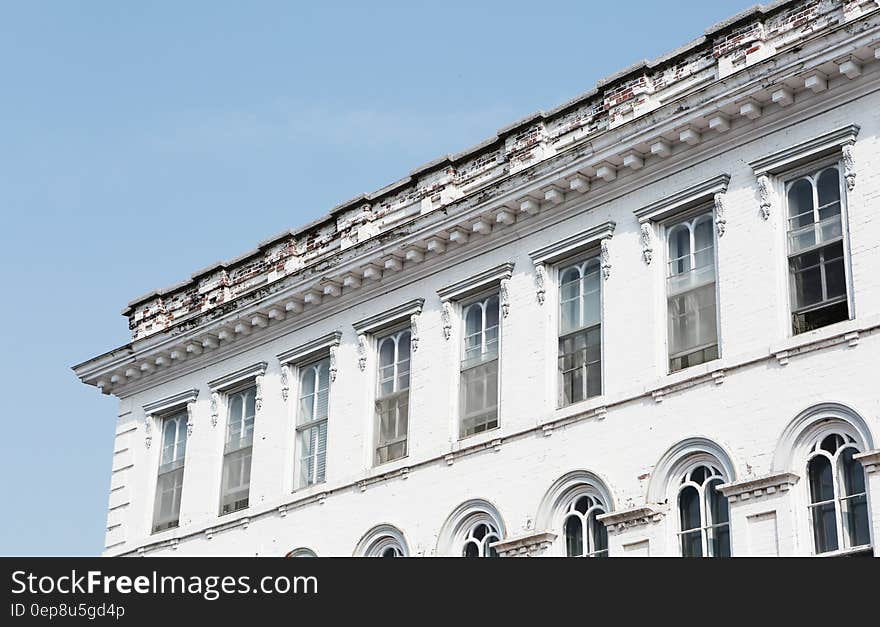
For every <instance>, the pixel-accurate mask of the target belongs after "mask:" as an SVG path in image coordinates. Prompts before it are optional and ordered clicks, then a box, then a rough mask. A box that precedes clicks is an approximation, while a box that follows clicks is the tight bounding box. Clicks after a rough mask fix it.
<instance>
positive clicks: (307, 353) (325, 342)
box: [278, 331, 342, 365]
mask: <svg viewBox="0 0 880 627" xmlns="http://www.w3.org/2000/svg"><path fill="white" fill-rule="evenodd" d="M341 339H342V331H333V332H332V333H328V334H327V335H325V336H323V337H319V338H318V339H316V340H312V341H311V342H306V343H305V344H302V345H300V346H297V347H295V348H291V349H290V350H286V351H284V352H283V353H279V354H278V361H280V362H281V363H282V364H294V365H296V364H301V363H304V362H306V361H308V360H310V359H312V358H314V357H318V356H319V354H320V353H321V352H323V351H329V350H330V348H333V347H336V346H339V341H340V340H341Z"/></svg>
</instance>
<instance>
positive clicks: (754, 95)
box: [75, 14, 878, 395]
mask: <svg viewBox="0 0 880 627" xmlns="http://www.w3.org/2000/svg"><path fill="white" fill-rule="evenodd" d="M872 15H873V14H872ZM848 24H849V25H851V22H850V23H848ZM837 32H841V33H843V35H842V36H844V39H843V40H842V41H838V42H836V43H830V42H826V41H824V40H825V39H827V38H828V37H830V36H831V35H833V34H834V33H837ZM877 33H878V27H877V26H876V25H873V24H870V25H869V26H867V27H865V28H863V29H862V30H861V31H860V32H858V34H857V35H852V34H851V33H848V32H845V33H844V31H843V25H841V26H839V27H835V28H832V29H830V30H827V31H821V32H820V33H817V34H816V35H814V36H813V37H812V39H807V40H801V42H800V43H801V49H800V51H799V52H798V53H797V54H794V53H780V55H776V56H774V57H771V58H772V59H773V60H774V62H773V63H767V62H766V60H765V61H763V62H761V63H758V64H755V65H753V66H750V67H748V68H746V69H744V70H741V71H739V72H738V73H735V74H731V75H730V76H728V77H726V79H725V81H723V82H719V81H715V82H713V83H711V84H709V85H700V86H699V88H698V89H696V91H688V90H685V91H684V92H683V93H682V95H681V96H680V97H678V98H677V99H676V100H675V101H674V102H675V105H673V104H672V101H670V102H669V103H668V105H669V106H668V107H667V105H664V106H663V107H661V108H660V109H656V110H654V111H652V112H651V113H650V115H648V116H641V117H636V118H634V119H633V120H632V121H629V122H626V123H624V124H621V125H620V126H618V127H616V128H613V129H609V130H605V131H602V132H601V133H599V134H598V135H595V136H589V140H588V139H587V137H586V136H585V137H584V138H582V139H580V140H577V141H575V142H572V143H571V144H570V145H568V146H566V147H565V148H564V149H557V151H556V154H555V156H553V157H551V158H549V159H545V160H544V161H541V162H539V163H537V164H536V165H535V166H534V167H533V168H528V169H526V170H521V171H520V172H515V173H512V174H510V175H509V176H507V177H505V178H503V179H496V180H494V181H493V183H492V186H491V187H493V188H494V192H495V193H492V194H487V188H485V187H481V188H478V189H475V190H474V191H473V192H470V193H469V194H467V195H465V196H463V197H461V198H459V199H457V200H455V202H454V205H455V206H456V207H460V209H458V210H457V211H453V209H452V205H450V208H449V209H447V210H445V211H442V212H437V211H434V212H428V213H425V214H424V215H420V216H418V217H415V218H413V219H412V220H409V221H407V222H404V223H400V224H398V225H397V226H395V229H397V230H398V231H399V233H398V237H396V238H390V237H383V238H373V239H368V240H366V241H365V242H364V244H363V245H358V246H356V247H354V248H353V249H348V250H343V251H341V252H340V254H341V255H342V256H343V260H342V261H341V262H340V263H339V264H338V265H336V266H335V267H334V271H333V273H332V274H330V273H327V272H326V270H325V268H326V267H328V262H327V259H326V258H324V257H322V258H318V259H313V260H312V261H311V262H310V263H309V264H307V265H306V266H303V268H300V270H298V271H297V274H291V275H288V276H286V277H283V278H281V279H279V280H276V281H274V282H272V283H268V284H264V285H262V286H261V287H259V288H257V292H256V293H246V294H242V295H241V296H239V297H238V299H243V300H233V301H230V303H229V307H228V308H227V309H228V311H227V309H223V310H214V311H210V312H207V313H205V314H197V315H194V316H193V317H192V319H184V320H182V321H181V322H179V323H176V324H175V326H174V327H171V328H169V329H168V330H167V331H164V332H162V333H160V334H156V335H154V336H150V337H149V338H147V340H139V341H137V342H135V343H133V344H131V345H127V346H124V347H121V348H120V349H117V350H115V351H111V352H109V353H106V354H105V355H103V356H101V357H99V358H96V359H94V360H90V361H88V362H85V363H83V364H80V365H78V366H76V367H75V371H76V373H77V375H78V376H80V378H82V379H83V380H84V381H85V382H87V383H91V384H94V385H97V386H98V387H99V388H100V389H101V390H102V391H103V392H105V393H109V392H111V391H112V392H113V393H115V394H123V395H124V394H128V393H130V392H131V391H133V390H140V389H145V388H146V387H149V386H150V385H155V384H158V382H160V381H165V380H168V379H169V378H173V377H171V376H170V375H166V374H157V373H163V372H168V368H169V367H172V368H173V370H174V371H175V372H177V373H183V372H186V371H189V370H190V369H192V368H196V367H197V366H196V365H195V364H196V363H202V364H204V363H206V362H205V358H204V357H200V355H201V354H202V353H203V352H208V353H210V352H217V351H218V349H219V351H222V353H220V352H218V356H219V354H224V355H225V354H229V353H230V351H233V350H235V348H228V347H229V346H230V345H231V346H234V347H236V348H239V349H242V350H243V349H245V348H246V347H248V346H254V345H256V344H258V343H259V342H257V341H256V340H254V339H252V337H249V336H251V335H254V336H257V335H262V336H263V341H266V340H268V339H269V338H270V337H277V336H278V335H279V333H277V332H275V331H273V330H274V329H277V328H280V327H278V326H277V325H279V323H283V322H284V321H285V318H287V319H290V318H295V319H296V321H297V324H296V326H297V327H302V326H305V325H307V324H310V323H311V322H313V321H316V320H318V319H320V318H323V317H326V316H328V315H332V313H333V312H334V311H337V310H338V308H339V306H338V305H336V303H340V304H342V303H345V304H347V305H348V306H351V297H352V296H353V295H354V294H355V293H357V294H358V296H359V297H360V298H361V299H364V298H367V297H369V296H370V295H373V294H377V293H380V292H381V291H383V290H384V291H387V290H388V289H391V288H392V286H396V285H401V284H403V283H406V282H409V281H413V280H418V278H420V277H424V276H426V275H428V274H431V273H432V272H436V270H437V265H438V263H441V264H443V265H444V267H449V265H451V264H453V263H455V262H456V261H457V262H460V261H461V260H463V259H465V258H473V257H474V256H476V255H477V254H479V252H480V251H483V250H487V249H489V248H492V247H494V246H500V245H503V244H504V243H505V242H509V241H512V240H513V239H515V238H516V237H517V236H518V235H519V234H520V233H521V232H522V231H523V230H524V229H530V230H533V231H534V230H540V229H542V228H546V227H547V226H549V225H551V224H553V223H555V222H557V221H559V220H560V219H564V217H563V216H565V215H572V214H573V213H574V211H573V210H572V209H573V208H574V207H579V208H580V210H581V211H583V210H589V209H595V208H596V207H599V206H601V205H602V204H604V203H607V202H611V201H613V200H615V199H617V198H620V197H622V196H625V195H626V193H627V192H628V191H632V190H633V189H638V188H640V187H644V186H646V185H649V184H651V183H653V182H656V181H657V180H659V179H661V178H663V176H665V175H668V174H669V173H670V172H673V171H677V170H680V169H682V168H684V167H686V165H687V164H688V163H695V162H698V161H699V159H700V158H701V157H706V156H708V155H711V154H712V153H713V152H715V151H718V150H720V149H723V148H724V147H727V146H735V145H742V144H744V143H748V142H749V141H752V140H754V139H756V138H757V137H760V136H762V135H763V134H767V133H769V132H772V131H773V129H774V128H778V127H782V126H785V125H790V124H792V123H799V122H802V121H803V120H804V119H806V117H807V116H809V115H811V114H813V115H815V114H816V113H817V112H819V111H823V110H827V109H829V108H833V105H834V103H837V102H845V101H847V100H848V99H852V98H854V97H857V96H856V94H864V93H870V92H871V91H876V89H877V84H876V83H877V81H876V73H873V74H871V75H870V76H872V77H873V78H871V79H869V80H868V81H867V82H864V81H858V80H852V81H847V82H844V83H842V84H839V85H835V86H834V88H833V90H832V91H833V93H829V94H828V95H825V94H823V97H822V98H821V99H816V98H807V99H806V101H805V102H804V103H802V104H801V103H800V100H795V102H794V104H793V106H789V107H788V108H787V109H782V108H773V104H772V103H769V105H768V107H765V109H766V110H765V111H764V112H763V115H762V118H761V124H760V125H753V126H752V127H751V128H747V127H746V128H742V124H740V128H739V130H738V132H737V133H729V134H727V135H725V134H724V133H722V132H717V131H708V132H707V131H706V130H705V129H704V128H701V140H700V142H699V144H698V145H691V143H689V142H687V141H684V140H682V141H680V142H677V143H676V142H673V141H672V140H671V139H669V135H670V133H671V132H672V130H673V129H675V128H678V127H680V126H681V125H682V124H684V123H686V120H687V119H692V120H697V121H699V120H703V122H702V124H705V120H706V119H708V117H710V116H711V115H712V112H715V113H717V112H718V111H719V110H723V111H729V110H730V109H737V108H738V107H737V103H738V102H740V101H742V100H743V99H745V98H748V99H750V101H756V102H759V103H762V101H763V102H766V101H768V100H769V96H770V94H769V93H768V91H767V89H766V85H767V84H773V83H774V81H779V80H783V79H784V80H786V81H788V84H789V85H790V84H791V81H792V80H793V78H792V77H803V76H806V75H807V74H808V73H809V71H810V64H811V63H822V64H825V65H824V66H823V67H825V66H827V65H828V64H829V63H837V62H838V61H840V63H838V65H842V64H843V63H844V62H843V61H842V59H843V58H844V57H843V56H841V55H842V50H843V49H845V50H848V51H851V50H855V49H858V50H861V49H862V48H866V47H867V46H869V45H874V44H873V43H871V42H876V38H877ZM835 36H837V35H835ZM820 39H822V40H823V43H826V44H827V45H824V46H821V47H819V46H818V43H819V41H818V40H820ZM811 42H812V43H811ZM810 46H813V47H814V48H816V49H815V50H814V49H812V48H810ZM859 46H861V47H862V48H859ZM786 54H789V55H790V56H791V60H790V61H789V62H783V59H782V58H777V57H785V55H786ZM851 56H852V55H851V54H849V55H848V56H846V58H851ZM834 59H837V61H834ZM863 62H864V63H868V60H867V59H864V60H863ZM829 90H831V88H830V87H829ZM689 100H690V101H692V102H687V104H685V102H686V101H689ZM795 107H799V110H798V117H797V120H796V121H795V122H792V117H791V115H790V111H792V110H795ZM663 115H667V116H668V117H667V118H665V119H664V120H659V119H658V118H660V117H662V116H663ZM725 115H728V116H730V117H731V118H735V117H736V115H735V113H725ZM743 115H744V114H743ZM658 136H664V137H666V138H667V139H666V140H664V141H668V142H670V143H672V144H676V146H675V149H674V152H675V155H676V158H675V159H669V160H665V159H662V158H661V159H655V158H650V157H647V159H648V160H647V161H645V160H643V163H641V164H640V165H638V168H639V169H640V171H639V172H638V175H635V174H632V175H626V176H617V175H616V174H615V175H614V177H613V178H612V181H605V180H604V179H602V178H601V177H599V176H598V170H597V165H598V164H601V163H604V164H606V165H607V164H611V165H610V166H609V167H611V168H612V169H614V171H615V173H616V172H618V171H620V172H625V171H627V169H632V168H635V167H636V163H637V162H631V163H632V164H633V165H631V166H626V165H624V166H623V167H620V166H619V164H620V163H621V162H622V161H625V160H624V159H623V158H622V157H621V155H624V154H625V153H626V152H627V151H631V148H630V147H632V146H634V145H640V144H645V145H647V144H650V142H651V141H652V139H651V138H652V137H654V138H656V137H658ZM614 164H618V165H614ZM642 168H643V169H642ZM606 169H607V168H606ZM584 181H586V185H584ZM551 188H552V189H551ZM529 201H530V202H529ZM536 209H537V212H535V210H536ZM520 222H522V226H520ZM720 228H722V227H721V226H720V225H719V229H720ZM453 232H459V233H462V234H463V235H464V237H457V238H454V237H453V235H452V234H453ZM486 235H489V237H487V236H486ZM453 239H456V241H453ZM391 258H395V259H397V263H395V262H393V261H392V262H391V263H390V265H386V263H388V262H389V260H390V259H391ZM438 260H439V261H438ZM379 264H381V265H379ZM367 267H374V268H375V267H378V268H379V272H378V276H377V278H378V279H380V280H381V290H380V289H377V288H376V287H375V286H372V285H370V283H371V282H372V281H371V280H369V279H368V278H367V272H366V270H364V268H367ZM309 268H311V272H313V274H311V275H308V276H306V275H303V274H300V272H301V271H303V270H304V269H309ZM349 275H351V276H352V277H353V278H352V280H351V281H350V282H349V284H350V285H352V286H354V285H356V287H345V285H346V277H348V276H349ZM339 286H343V287H341V288H340V287H339ZM307 292H311V293H312V297H311V300H310V301H309V303H306V302H304V300H303V295H304V294H305V293H307ZM254 294H256V295H254ZM339 297H341V298H339ZM234 303H238V305H234ZM233 305H234V306H233ZM235 307H238V309H237V310H236V309H235ZM224 311H225V312H226V313H223V312H224ZM283 326H284V327H285V328H287V329H288V330H289V324H284V325H283ZM267 328H268V334H267V330H266V329H267ZM212 334H213V335H214V337H213V338H212V337H211V335H212ZM220 334H223V335H224V337H225V338H226V339H223V340H221V341H220V342H217V341H216V340H217V336H218V335H220ZM230 342H235V344H230ZM163 351H164V354H163ZM195 358H197V359H195ZM179 364H187V365H186V366H183V367H181V366H180V365H179ZM142 377H143V378H142Z"/></svg>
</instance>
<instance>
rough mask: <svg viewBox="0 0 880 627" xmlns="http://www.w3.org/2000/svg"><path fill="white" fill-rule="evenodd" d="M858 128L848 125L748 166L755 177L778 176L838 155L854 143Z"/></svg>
mask: <svg viewBox="0 0 880 627" xmlns="http://www.w3.org/2000/svg"><path fill="white" fill-rule="evenodd" d="M859 128H860V127H859V126H858V125H857V124H848V125H847V126H843V127H841V128H838V129H836V130H833V131H830V132H828V133H825V134H823V135H819V136H818V137H814V138H813V139H809V140H807V141H805V142H801V143H799V144H796V145H794V146H791V147H789V148H786V149H784V150H779V151H777V152H774V153H773V154H770V155H767V156H766V157H761V158H760V159H756V160H755V161H752V162H750V163H749V165H750V166H751V167H752V170H754V172H755V176H766V175H768V174H779V173H780V172H784V171H785V170H789V169H792V168H794V167H796V166H798V165H801V164H803V163H806V162H807V161H811V160H815V159H820V158H822V157H826V156H829V155H833V154H835V153H840V152H841V150H842V149H843V147H844V146H851V145H852V144H854V143H855V141H856V137H857V136H858V134H859Z"/></svg>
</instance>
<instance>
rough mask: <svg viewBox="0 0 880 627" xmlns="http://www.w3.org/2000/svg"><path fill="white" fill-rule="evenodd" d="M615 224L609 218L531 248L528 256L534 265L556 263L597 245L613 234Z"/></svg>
mask: <svg viewBox="0 0 880 627" xmlns="http://www.w3.org/2000/svg"><path fill="white" fill-rule="evenodd" d="M615 226H616V223H614V222H611V221H610V220H609V221H607V222H603V223H602V224H598V225H596V226H594V227H592V228H590V229H587V230H585V231H581V232H580V233H575V234H574V235H571V236H569V237H566V238H564V239H562V240H559V241H558V242H553V243H552V244H549V245H547V246H544V247H542V248H538V249H536V250H533V251H532V252H530V253H529V257H531V259H532V263H534V264H535V265H539V264H553V263H557V262H559V261H562V260H563V259H565V258H567V257H571V256H573V255H576V254H578V253H581V252H584V251H585V250H587V249H588V248H591V247H594V246H598V245H599V243H600V242H601V241H602V240H603V239H608V238H610V237H611V236H612V235H613V234H614V227H615Z"/></svg>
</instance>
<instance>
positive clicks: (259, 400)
mask: <svg viewBox="0 0 880 627" xmlns="http://www.w3.org/2000/svg"><path fill="white" fill-rule="evenodd" d="M254 385H255V386H256V388H257V389H256V393H255V394H254V410H255V412H256V413H260V410H261V409H263V375H261V374H258V375H257V376H256V377H254Z"/></svg>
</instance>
